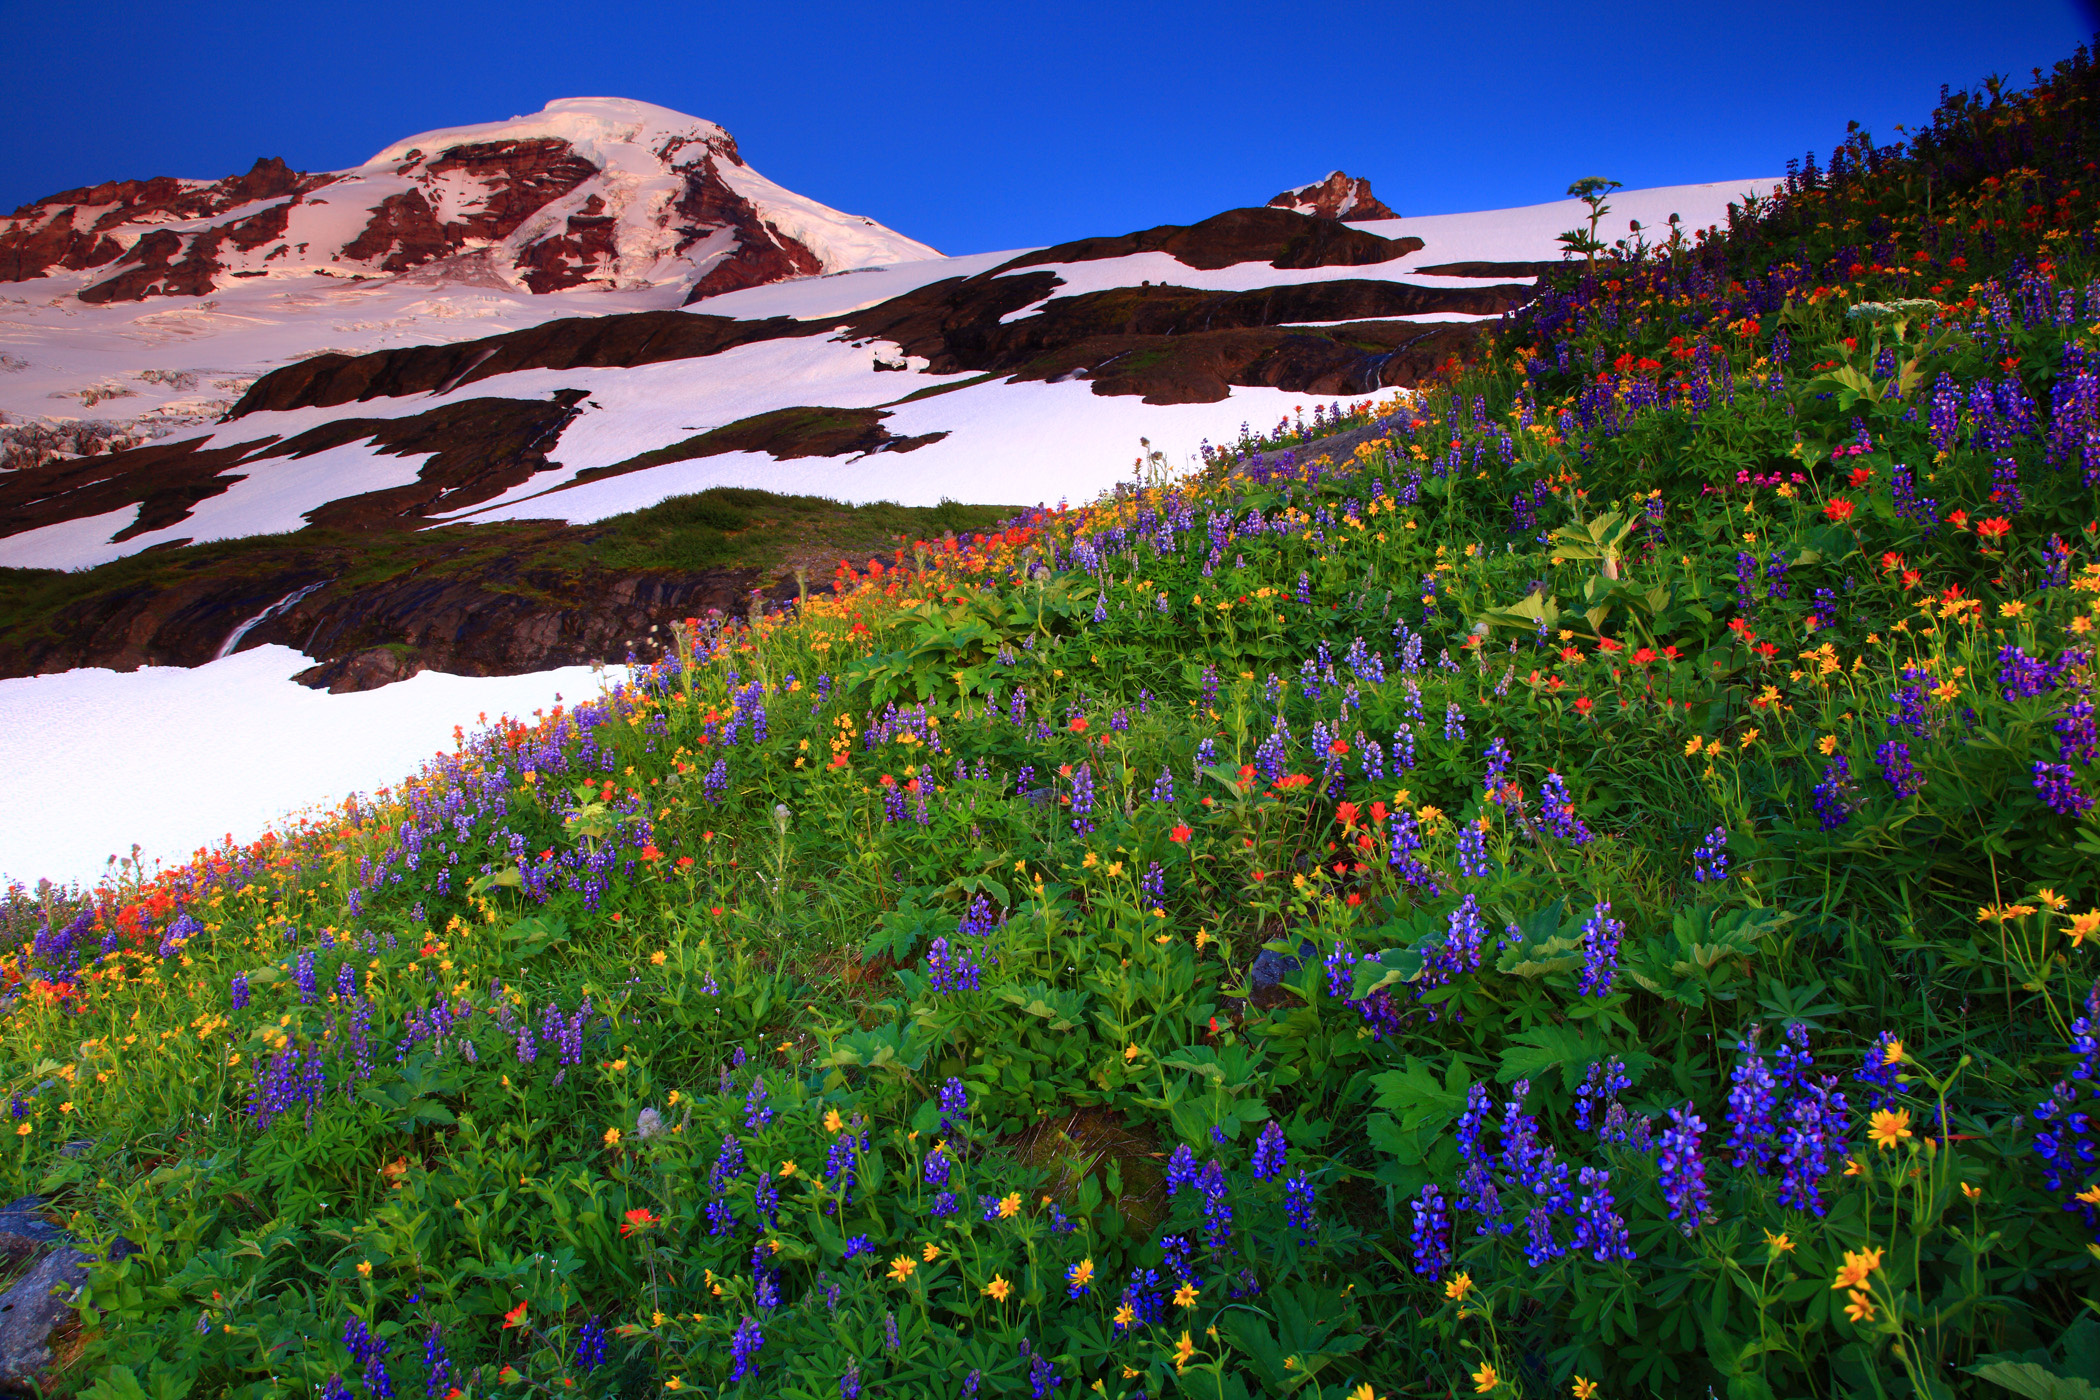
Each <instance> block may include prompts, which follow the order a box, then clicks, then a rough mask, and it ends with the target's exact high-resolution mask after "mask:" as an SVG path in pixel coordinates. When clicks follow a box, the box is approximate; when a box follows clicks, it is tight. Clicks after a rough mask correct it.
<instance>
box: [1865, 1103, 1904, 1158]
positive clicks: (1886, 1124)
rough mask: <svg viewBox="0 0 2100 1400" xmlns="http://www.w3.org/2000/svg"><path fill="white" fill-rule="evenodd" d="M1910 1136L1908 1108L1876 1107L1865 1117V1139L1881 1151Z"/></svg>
mask: <svg viewBox="0 0 2100 1400" xmlns="http://www.w3.org/2000/svg"><path fill="white" fill-rule="evenodd" d="M1910 1136H1911V1131H1910V1110H1909V1109H1907V1108H1899V1109H1896V1110H1894V1111H1893V1112H1891V1111H1890V1110H1888V1109H1886V1108H1877V1109H1875V1110H1874V1112H1873V1113H1872V1114H1871V1115H1870V1116H1869V1117H1868V1119H1867V1141H1869V1142H1871V1143H1873V1144H1874V1145H1875V1146H1876V1147H1878V1148H1880V1149H1881V1150H1882V1151H1883V1152H1886V1151H1888V1150H1889V1149H1890V1148H1891V1147H1894V1146H1895V1145H1896V1144H1897V1143H1899V1142H1902V1141H1903V1140H1904V1139H1905V1138H1907V1137H1910Z"/></svg>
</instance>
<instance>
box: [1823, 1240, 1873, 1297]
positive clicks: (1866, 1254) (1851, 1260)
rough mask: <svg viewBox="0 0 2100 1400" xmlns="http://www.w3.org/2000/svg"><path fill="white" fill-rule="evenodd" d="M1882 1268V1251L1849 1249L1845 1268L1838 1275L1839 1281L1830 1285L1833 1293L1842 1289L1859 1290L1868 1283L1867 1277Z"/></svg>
mask: <svg viewBox="0 0 2100 1400" xmlns="http://www.w3.org/2000/svg"><path fill="white" fill-rule="evenodd" d="M1880 1267H1881V1251H1880V1250H1878V1249H1848V1250H1846V1251H1845V1263H1844V1267H1842V1268H1840V1269H1839V1270H1838V1273H1837V1281H1836V1282H1835V1283H1833V1284H1831V1285H1830V1287H1831V1291H1832V1292H1835V1291H1837V1290H1838V1289H1841V1288H1857V1287H1859V1286H1860V1285H1861V1284H1863V1283H1865V1282H1866V1281H1867V1276H1868V1275H1869V1274H1872V1273H1873V1272H1874V1271H1875V1270H1877V1269H1879V1268H1880Z"/></svg>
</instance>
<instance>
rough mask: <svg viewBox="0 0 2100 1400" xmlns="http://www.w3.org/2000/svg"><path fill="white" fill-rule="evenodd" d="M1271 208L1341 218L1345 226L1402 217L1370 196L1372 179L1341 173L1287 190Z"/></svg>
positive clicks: (1331, 174)
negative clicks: (1346, 224)
mask: <svg viewBox="0 0 2100 1400" xmlns="http://www.w3.org/2000/svg"><path fill="white" fill-rule="evenodd" d="M1269 207H1270V208H1272V209H1289V210H1292V211H1294V212H1296V213H1299V214H1311V215H1313V216H1314V217H1316V218H1321V219H1339V220H1341V221H1342V222H1344V223H1367V222H1369V221H1370V220H1373V219H1397V218H1399V217H1400V216H1399V215H1398V214H1395V213H1394V212H1393V211H1392V210H1390V209H1388V208H1387V207H1386V206H1385V205H1384V204H1382V203H1380V202H1379V200H1378V196H1376V195H1374V194H1372V193H1371V182H1370V181H1369V180H1366V179H1365V178H1364V177H1363V176H1361V175H1345V174H1343V173H1342V172H1341V171H1339V170H1331V171H1329V172H1328V174H1327V178H1326V179H1324V180H1315V181H1314V182H1313V183H1311V184H1309V185H1300V186H1298V188H1296V189H1294V190H1285V191H1284V192H1283V193H1282V194H1279V195H1277V196H1275V197H1274V198H1272V199H1271V200H1270V201H1269Z"/></svg>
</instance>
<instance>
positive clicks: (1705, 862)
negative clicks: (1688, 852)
mask: <svg viewBox="0 0 2100 1400" xmlns="http://www.w3.org/2000/svg"><path fill="white" fill-rule="evenodd" d="M1692 878H1693V879H1694V880H1696V881H1698V882H1699V883H1700V884H1702V885H1703V884H1706V883H1708V882H1709V881H1720V880H1726V879H1727V878H1728V828H1727V827H1725V826H1717V827H1715V828H1714V829H1713V830H1712V831H1709V832H1708V833H1707V834H1706V839H1705V840H1704V841H1701V842H1700V843H1699V849H1698V850H1697V851H1694V852H1693V853H1692Z"/></svg>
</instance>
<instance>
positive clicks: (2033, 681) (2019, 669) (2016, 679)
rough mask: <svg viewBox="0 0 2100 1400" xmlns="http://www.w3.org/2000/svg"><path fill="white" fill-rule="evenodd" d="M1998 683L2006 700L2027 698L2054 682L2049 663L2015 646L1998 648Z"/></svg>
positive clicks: (2047, 687)
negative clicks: (2003, 691)
mask: <svg viewBox="0 0 2100 1400" xmlns="http://www.w3.org/2000/svg"><path fill="white" fill-rule="evenodd" d="M1998 684H1999V685H2000V686H2002V687H2003V688H2004V690H2005V698H2006V700H2007V701H2013V700H2029V699H2032V698H2033V697H2035V696H2037V695H2040V694H2041V693H2042V692H2043V691H2045V690H2048V689H2049V688H2050V687H2051V686H2053V685H2055V684H2056V678H2055V677H2054V676H2053V675H2051V674H2050V669H2049V664H2048V663H2047V662H2045V661H2041V660H2038V659H2037V658H2035V657H2032V656H2029V655H2028V654H2027V653H2026V652H2025V651H2024V650H2022V649H2021V648H2019V647H2016V646H2007V647H2000V648H1999V649H1998Z"/></svg>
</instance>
